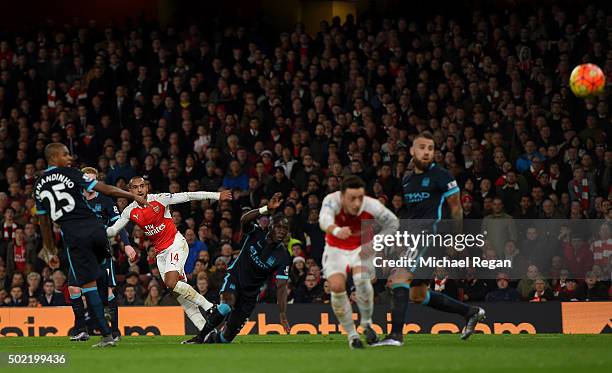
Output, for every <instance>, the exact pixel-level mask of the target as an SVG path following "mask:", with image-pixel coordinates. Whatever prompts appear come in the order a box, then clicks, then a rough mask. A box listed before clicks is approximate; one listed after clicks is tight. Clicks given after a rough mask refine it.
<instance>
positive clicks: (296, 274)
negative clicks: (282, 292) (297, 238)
mask: <svg viewBox="0 0 612 373" xmlns="http://www.w3.org/2000/svg"><path fill="white" fill-rule="evenodd" d="M305 278H306V260H305V259H304V258H303V257H301V256H296V257H295V258H293V264H292V265H291V269H290V270H289V283H290V284H291V286H293V287H294V288H297V287H298V286H300V285H301V284H303V283H304V279H305Z"/></svg>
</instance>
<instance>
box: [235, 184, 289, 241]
mask: <svg viewBox="0 0 612 373" xmlns="http://www.w3.org/2000/svg"><path fill="white" fill-rule="evenodd" d="M281 203H283V195H282V194H281V193H276V194H275V195H273V196H272V198H270V201H269V202H268V205H267V206H264V207H260V208H258V209H253V210H251V211H249V212H247V213H245V214H244V215H242V216H241V217H240V226H241V227H242V231H243V232H245V231H246V229H245V227H247V226H248V224H249V223H250V222H252V221H253V220H255V219H257V217H258V216H259V215H263V214H267V213H268V212H269V211H274V210H276V209H277V208H278V207H279V206H280V205H281Z"/></svg>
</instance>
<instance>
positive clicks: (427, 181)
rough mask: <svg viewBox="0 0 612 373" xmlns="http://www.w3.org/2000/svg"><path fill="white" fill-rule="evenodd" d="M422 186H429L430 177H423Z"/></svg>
mask: <svg viewBox="0 0 612 373" xmlns="http://www.w3.org/2000/svg"><path fill="white" fill-rule="evenodd" d="M421 186H422V187H424V188H427V187H428V186H429V178H428V177H425V178H423V181H421Z"/></svg>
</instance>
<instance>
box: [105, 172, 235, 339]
mask: <svg viewBox="0 0 612 373" xmlns="http://www.w3.org/2000/svg"><path fill="white" fill-rule="evenodd" d="M128 188H129V190H130V193H132V194H133V195H134V196H138V197H140V198H144V199H146V201H147V203H148V205H147V206H143V205H142V204H141V203H140V202H132V203H130V204H129V205H128V206H127V207H126V208H125V209H123V211H122V212H121V216H120V217H119V219H117V220H116V221H115V223H114V224H113V225H112V226H110V227H108V228H107V229H106V233H107V235H108V236H109V237H113V236H115V235H117V233H118V232H119V231H121V230H122V229H123V228H124V227H125V226H126V225H127V223H128V222H129V221H132V222H134V223H135V224H136V225H137V226H139V227H140V228H142V230H143V231H144V232H145V235H146V236H148V237H149V238H150V240H151V243H152V244H153V246H154V247H155V253H156V254H157V268H158V269H159V273H160V275H161V277H162V278H163V279H164V283H165V284H166V286H167V287H168V289H171V290H172V291H174V292H175V293H176V294H177V295H178V296H177V300H178V302H179V303H180V304H181V306H183V309H184V310H185V314H187V316H188V317H189V319H190V320H191V321H192V322H193V324H194V325H195V326H196V328H198V330H201V329H202V328H203V327H204V325H205V324H206V320H205V319H204V316H202V313H201V312H200V310H199V308H198V306H199V307H202V308H204V310H208V309H209V308H211V307H212V306H213V304H212V303H210V302H209V301H208V300H207V299H206V298H204V297H203V296H202V295H201V294H199V293H198V292H197V291H196V290H195V289H194V288H192V287H191V286H190V285H189V284H188V283H187V282H185V280H186V277H185V261H186V260H187V256H188V255H189V245H188V244H187V241H186V240H185V237H183V235H182V234H181V233H180V232H179V231H178V230H177V229H176V226H175V225H174V221H173V220H172V215H171V213H170V208H169V207H170V205H174V204H177V203H184V202H187V201H199V200H203V199H212V200H221V201H224V200H229V199H231V198H232V192H231V191H230V190H225V191H223V192H186V193H175V194H171V193H161V194H149V191H148V188H147V184H146V183H145V180H144V179H143V178H142V177H141V176H136V177H134V178H132V179H131V180H130V182H129V184H128ZM128 255H129V253H128Z"/></svg>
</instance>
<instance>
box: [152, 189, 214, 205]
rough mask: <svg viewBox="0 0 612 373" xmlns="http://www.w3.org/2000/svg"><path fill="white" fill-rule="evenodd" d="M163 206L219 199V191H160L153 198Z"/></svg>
mask: <svg viewBox="0 0 612 373" xmlns="http://www.w3.org/2000/svg"><path fill="white" fill-rule="evenodd" d="M155 199H156V200H157V201H158V202H159V203H161V204H162V205H164V206H168V205H175V204H178V203H184V202H188V201H200V200H204V199H212V200H218V199H219V192H185V193H162V194H158V195H157V196H156V198H155Z"/></svg>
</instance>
